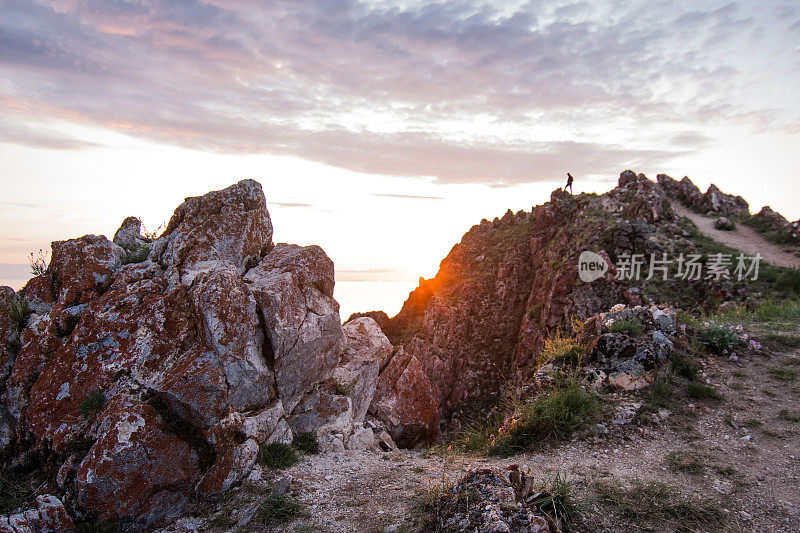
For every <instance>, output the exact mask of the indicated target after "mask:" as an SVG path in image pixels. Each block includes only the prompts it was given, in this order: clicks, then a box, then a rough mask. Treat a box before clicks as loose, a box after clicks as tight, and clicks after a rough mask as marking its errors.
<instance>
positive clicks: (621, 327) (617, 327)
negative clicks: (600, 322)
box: [608, 320, 644, 335]
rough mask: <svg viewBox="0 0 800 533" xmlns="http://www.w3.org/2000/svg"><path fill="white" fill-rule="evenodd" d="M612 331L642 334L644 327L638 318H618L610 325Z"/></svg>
mask: <svg viewBox="0 0 800 533" xmlns="http://www.w3.org/2000/svg"><path fill="white" fill-rule="evenodd" d="M608 331H610V332H611V333H627V334H629V335H641V334H642V331H644V328H643V327H642V323H641V322H639V321H638V320H617V321H615V322H614V323H613V324H611V325H610V326H609V327H608Z"/></svg>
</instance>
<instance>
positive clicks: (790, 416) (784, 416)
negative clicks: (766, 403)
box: [778, 409, 800, 422]
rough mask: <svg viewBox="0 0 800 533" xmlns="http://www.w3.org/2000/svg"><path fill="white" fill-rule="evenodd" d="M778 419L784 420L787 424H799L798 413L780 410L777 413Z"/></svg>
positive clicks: (799, 416)
mask: <svg viewBox="0 0 800 533" xmlns="http://www.w3.org/2000/svg"><path fill="white" fill-rule="evenodd" d="M778 418H780V419H781V420H786V421H787V422H800V412H798V411H790V410H789V409H781V410H780V412H779V413H778Z"/></svg>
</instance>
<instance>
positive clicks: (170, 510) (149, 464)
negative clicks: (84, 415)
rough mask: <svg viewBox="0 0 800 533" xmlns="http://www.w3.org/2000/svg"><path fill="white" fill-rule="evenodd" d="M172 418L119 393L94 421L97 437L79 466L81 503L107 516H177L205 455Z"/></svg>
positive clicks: (128, 519)
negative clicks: (171, 424) (181, 433)
mask: <svg viewBox="0 0 800 533" xmlns="http://www.w3.org/2000/svg"><path fill="white" fill-rule="evenodd" d="M168 424H169V420H165V419H164V418H163V417H161V416H159V415H158V413H157V412H156V411H155V409H153V408H152V407H151V406H150V405H148V404H146V403H142V402H139V401H137V400H136V399H134V398H128V397H123V396H118V397H116V398H115V399H114V401H113V402H112V403H111V404H109V405H108V406H106V408H105V409H103V412H102V413H101V416H100V417H99V419H98V421H97V422H96V423H95V424H94V427H93V428H92V429H93V433H95V437H96V440H95V441H94V444H93V445H92V447H91V449H90V450H89V453H88V454H87V455H86V457H84V459H83V461H82V462H81V464H80V465H79V466H78V469H77V472H76V475H75V487H76V492H77V500H78V503H79V504H80V505H81V506H83V507H85V508H87V509H91V510H93V511H95V512H96V513H97V514H98V516H99V518H100V519H101V520H103V521H122V522H145V523H153V522H155V521H157V520H158V519H164V518H174V517H176V516H177V515H178V513H179V512H180V510H181V509H182V507H183V505H184V504H185V503H187V502H188V498H189V495H190V494H191V491H192V489H193V486H194V483H195V482H196V480H197V478H198V476H199V475H200V472H201V468H202V462H203V461H204V460H206V458H204V457H201V456H200V454H199V453H198V451H197V450H196V449H195V448H194V447H193V446H192V443H191V442H187V441H186V440H184V439H181V438H180V437H179V436H178V435H177V434H176V433H175V432H174V430H171V429H168V428H167V427H166V426H167V425H168Z"/></svg>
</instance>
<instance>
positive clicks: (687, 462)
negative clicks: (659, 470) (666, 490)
mask: <svg viewBox="0 0 800 533" xmlns="http://www.w3.org/2000/svg"><path fill="white" fill-rule="evenodd" d="M666 461H667V465H668V466H669V467H670V468H671V469H672V470H676V471H678V472H686V473H687V474H702V473H703V470H705V464H704V462H703V458H702V457H700V456H699V455H697V454H695V453H692V452H682V451H674V452H669V454H667V458H666Z"/></svg>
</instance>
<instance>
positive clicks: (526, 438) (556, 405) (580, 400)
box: [488, 381, 600, 456]
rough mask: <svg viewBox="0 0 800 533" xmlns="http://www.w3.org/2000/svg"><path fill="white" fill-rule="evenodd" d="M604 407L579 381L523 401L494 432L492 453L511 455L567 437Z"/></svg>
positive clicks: (490, 445) (490, 442)
mask: <svg viewBox="0 0 800 533" xmlns="http://www.w3.org/2000/svg"><path fill="white" fill-rule="evenodd" d="M599 410H600V400H599V398H598V397H597V396H596V395H595V394H593V393H590V392H587V391H586V390H584V389H583V388H582V387H581V385H580V383H579V382H577V381H572V382H569V383H567V384H565V385H563V386H562V387H561V388H558V389H555V390H552V391H550V392H548V393H546V394H544V395H542V396H539V397H537V398H534V399H532V400H529V401H527V402H524V403H522V404H520V405H519V406H518V407H517V408H516V409H515V411H514V412H513V414H512V415H511V416H510V417H508V418H507V419H506V420H505V422H504V423H503V425H501V426H500V427H499V428H498V429H497V432H496V434H494V435H490V439H489V449H488V453H489V454H490V455H499V456H508V455H512V454H514V453H517V452H521V451H523V450H525V449H529V448H531V447H534V446H535V445H537V444H539V443H541V442H542V441H545V440H547V439H551V438H556V439H564V438H567V437H569V436H570V435H571V434H572V432H574V431H575V430H577V429H579V428H580V427H581V426H583V425H584V424H585V423H586V422H587V421H588V420H590V419H591V418H593V417H594V416H595V415H596V414H597V413H598V412H599Z"/></svg>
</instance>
